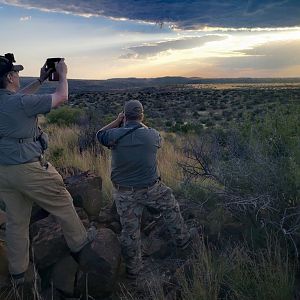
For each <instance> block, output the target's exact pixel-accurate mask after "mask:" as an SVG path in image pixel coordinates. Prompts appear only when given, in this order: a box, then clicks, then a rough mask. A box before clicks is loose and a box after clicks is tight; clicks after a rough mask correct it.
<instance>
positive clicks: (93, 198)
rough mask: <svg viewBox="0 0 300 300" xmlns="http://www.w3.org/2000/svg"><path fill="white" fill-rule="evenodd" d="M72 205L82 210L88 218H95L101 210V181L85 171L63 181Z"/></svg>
mask: <svg viewBox="0 0 300 300" xmlns="http://www.w3.org/2000/svg"><path fill="white" fill-rule="evenodd" d="M64 182H65V185H66V187H67V190H68V191H69V192H70V194H71V196H72V198H73V200H74V205H75V206H78V207H82V208H84V210H85V211H86V213H87V214H88V215H89V216H90V217H97V216H98V215H99V212H100V209H101V190H102V179H101V177H99V176H96V175H95V174H93V173H91V172H89V171H87V172H84V173H81V174H79V175H74V176H70V177H68V178H65V179H64Z"/></svg>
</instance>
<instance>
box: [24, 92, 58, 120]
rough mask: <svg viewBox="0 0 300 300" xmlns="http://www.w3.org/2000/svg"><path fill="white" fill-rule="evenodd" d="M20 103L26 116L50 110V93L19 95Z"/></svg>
mask: <svg viewBox="0 0 300 300" xmlns="http://www.w3.org/2000/svg"><path fill="white" fill-rule="evenodd" d="M21 104H22V106H23V109H24V111H25V114H26V115H27V116H28V117H32V116H36V115H38V114H46V113H48V112H50V110H51V107H52V95H50V94H47V95H21Z"/></svg>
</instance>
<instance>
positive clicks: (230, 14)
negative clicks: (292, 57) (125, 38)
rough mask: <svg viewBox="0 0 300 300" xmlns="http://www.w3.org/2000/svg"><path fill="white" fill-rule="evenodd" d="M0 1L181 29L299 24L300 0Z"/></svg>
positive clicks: (26, 6)
mask: <svg viewBox="0 0 300 300" xmlns="http://www.w3.org/2000/svg"><path fill="white" fill-rule="evenodd" d="M0 3H3V4H7V5H15V6H20V7H25V8H37V9H40V10H44V11H53V12H63V13H71V14H75V15H81V16H85V17H90V16H106V17H111V18H115V19H131V20H141V21H145V22H165V23H172V24H174V26H176V27H178V28H181V29H199V28H203V27H205V26H208V27H226V28H242V27H248V28H255V27H287V26H288V27H292V26H297V25H300V19H299V15H300V3H299V0H247V1H245V0H242V1H241V0H226V1H224V0H210V1H207V0H172V1H166V0H151V1H149V0H139V1H136V0H114V1H111V0H101V1H97V0H91V1H83V0H66V1H60V0H40V1H35V0H0Z"/></svg>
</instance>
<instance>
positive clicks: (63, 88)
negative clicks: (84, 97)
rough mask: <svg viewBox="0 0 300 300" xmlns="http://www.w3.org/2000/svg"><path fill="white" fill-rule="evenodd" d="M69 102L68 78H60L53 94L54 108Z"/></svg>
mask: <svg viewBox="0 0 300 300" xmlns="http://www.w3.org/2000/svg"><path fill="white" fill-rule="evenodd" d="M67 100H68V81H67V77H66V76H60V79H59V82H58V86H57V88H56V91H55V93H54V94H52V108H55V107H58V106H60V105H61V104H63V103H64V102H66V101H67Z"/></svg>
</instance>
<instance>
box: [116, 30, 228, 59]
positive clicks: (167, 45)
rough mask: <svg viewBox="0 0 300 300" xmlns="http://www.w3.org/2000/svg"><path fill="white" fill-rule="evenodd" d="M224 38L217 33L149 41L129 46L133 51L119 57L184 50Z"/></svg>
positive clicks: (135, 56) (139, 56)
mask: <svg viewBox="0 0 300 300" xmlns="http://www.w3.org/2000/svg"><path fill="white" fill-rule="evenodd" d="M226 38H227V37H225V36H219V35H206V36H201V37H198V36H197V37H185V38H182V39H177V40H169V41H162V42H156V43H151V44H150V45H141V46H135V47H130V48H128V49H127V50H130V51H132V52H133V53H127V54H125V55H122V56H121V57H120V58H125V59H128V58H144V57H148V56H154V55H156V54H158V53H160V52H164V51H167V50H184V49H191V48H195V47H200V46H202V45H204V44H205V43H208V42H214V41H221V40H224V39H226Z"/></svg>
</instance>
